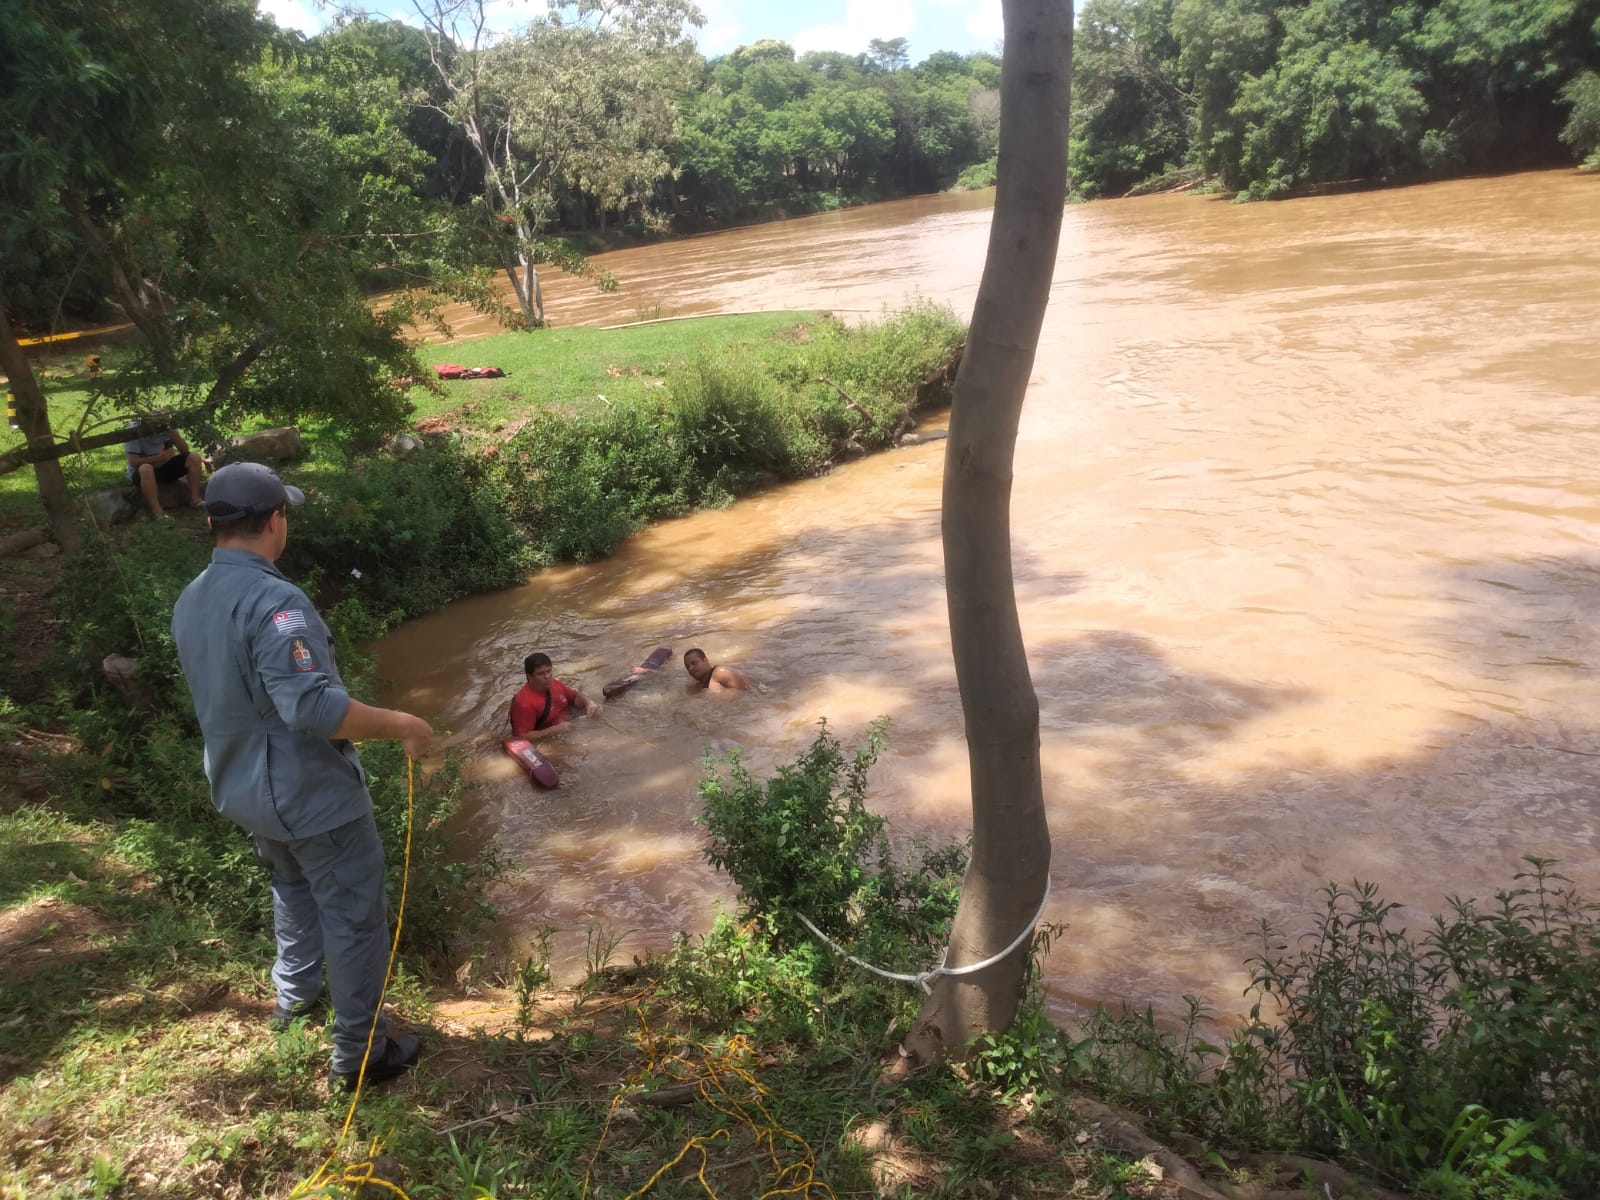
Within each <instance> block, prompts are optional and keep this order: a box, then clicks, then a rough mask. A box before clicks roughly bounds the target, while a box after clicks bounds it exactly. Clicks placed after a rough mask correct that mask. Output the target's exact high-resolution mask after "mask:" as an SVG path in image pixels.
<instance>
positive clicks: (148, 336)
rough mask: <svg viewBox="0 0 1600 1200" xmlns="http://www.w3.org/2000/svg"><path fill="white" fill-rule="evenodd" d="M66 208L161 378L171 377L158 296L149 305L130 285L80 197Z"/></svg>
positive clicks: (142, 291)
mask: <svg viewBox="0 0 1600 1200" xmlns="http://www.w3.org/2000/svg"><path fill="white" fill-rule="evenodd" d="M68 207H69V208H70V209H71V210H72V216H73V219H74V221H75V222H76V224H77V226H78V231H79V232H80V233H82V234H83V236H84V238H85V240H87V241H88V243H89V245H90V246H91V247H92V248H93V250H94V252H95V254H97V255H98V256H99V257H100V260H101V261H102V262H103V263H104V264H105V265H106V268H107V270H108V272H109V274H110V278H111V290H112V291H113V292H115V293H116V297H117V301H118V302H119V303H120V304H121V305H122V311H123V313H124V315H126V316H127V318H128V320H130V321H132V322H133V323H134V325H135V326H137V327H138V330H139V332H140V333H142V334H143V335H144V340H145V344H146V345H148V346H149V347H150V354H151V357H152V358H153V359H154V360H155V364H156V368H157V370H159V371H160V372H161V373H162V374H164V375H165V374H171V373H172V372H173V371H174V370H176V367H177V363H176V360H175V359H174V357H173V353H172V338H171V336H170V330H169V329H168V327H167V318H166V312H165V309H164V307H163V305H162V304H161V301H160V296H159V293H158V295H157V298H156V302H155V303H152V302H151V301H150V299H149V296H148V294H147V292H146V290H145V289H142V288H135V287H134V286H133V282H132V281H131V280H130V279H129V278H128V274H127V272H126V271H125V270H124V269H123V266H122V262H121V261H120V260H119V259H118V258H117V255H116V252H115V251H114V250H113V249H112V246H111V242H110V239H109V238H107V237H106V235H105V233H104V231H102V230H101V229H100V227H99V226H98V225H96V224H95V223H94V221H93V220H91V219H90V217H89V213H88V211H87V210H86V209H85V207H84V203H83V199H82V197H79V196H71V197H69V198H68Z"/></svg>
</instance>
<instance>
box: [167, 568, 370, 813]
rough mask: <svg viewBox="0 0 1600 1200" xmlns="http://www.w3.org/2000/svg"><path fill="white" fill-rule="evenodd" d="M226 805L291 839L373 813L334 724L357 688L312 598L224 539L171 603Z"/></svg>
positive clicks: (224, 809)
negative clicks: (350, 687) (342, 673)
mask: <svg viewBox="0 0 1600 1200" xmlns="http://www.w3.org/2000/svg"><path fill="white" fill-rule="evenodd" d="M172 636H173V640H174V641H176V642H177V644H178V658H179V660H180V661H181V662H182V664H183V674H184V677H185V678H186V679H187V680H188V681H189V691H190V693H191V694H192V695H193V697H194V711H195V716H196V717H198V718H199V720H200V732H201V733H202V734H203V735H204V736H205V744H206V753H205V764H206V778H207V779H208V780H210V782H211V802H212V803H213V804H214V805H216V808H217V811H218V812H220V813H221V814H222V815H223V816H225V817H227V818H228V819H229V820H230V821H233V822H235V823H236V824H238V825H241V826H243V827H244V828H245V829H246V830H248V831H249V832H251V833H254V834H259V835H261V836H262V837H267V838H271V839H273V840H274V841H280V842H281V841H293V840H295V839H297V838H305V837H311V836H312V835H314V834H318V833H326V832H327V831H328V830H330V829H335V828H337V827H339V826H340V825H344V824H347V823H348V822H350V821H353V820H355V819H356V818H357V817H360V816H362V815H363V814H364V813H367V812H370V811H371V809H372V798H371V796H369V795H368V794H367V786H366V776H365V774H364V773H363V772H362V769H361V759H360V757H359V756H358V755H357V754H356V750H355V747H354V746H352V745H351V744H350V743H349V742H348V741H346V740H345V739H343V738H340V739H338V740H334V739H333V738H332V736H331V735H332V733H333V731H334V730H335V729H337V728H338V727H339V725H340V723H341V722H342V721H343V720H344V716H345V713H346V711H348V709H349V707H350V695H349V693H348V692H346V691H345V689H344V683H343V681H342V680H340V678H339V668H338V666H337V665H336V664H335V663H334V660H333V643H332V640H331V638H330V637H329V634H328V627H327V626H326V625H324V624H323V623H322V618H321V617H319V616H318V615H317V612H316V609H314V608H312V607H311V602H310V601H309V600H307V599H306V595H305V593H304V592H302V591H301V590H300V589H299V588H297V587H296V586H295V585H294V584H292V583H290V582H289V581H288V580H287V579H285V578H284V577H283V575H282V573H281V572H279V570H278V569H277V567H275V566H273V565H272V564H271V563H270V562H268V561H267V560H266V559H265V558H263V557H261V555H259V554H256V553H253V552H252V551H249V550H239V549H234V548H231V547H230V548H222V547H218V548H217V549H216V550H214V551H212V554H211V565H210V566H209V567H207V568H206V569H205V570H204V571H202V572H201V573H200V574H199V575H198V576H196V577H195V579H194V581H193V582H192V583H190V584H189V586H188V587H186V588H184V589H183V594H182V595H181V596H179V597H178V602H177V604H176V605H174V606H173V609H172Z"/></svg>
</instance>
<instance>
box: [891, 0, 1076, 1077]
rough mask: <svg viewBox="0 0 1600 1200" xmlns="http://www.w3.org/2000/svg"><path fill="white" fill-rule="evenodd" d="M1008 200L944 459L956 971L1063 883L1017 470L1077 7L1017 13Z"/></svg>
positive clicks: (999, 982)
mask: <svg viewBox="0 0 1600 1200" xmlns="http://www.w3.org/2000/svg"><path fill="white" fill-rule="evenodd" d="M1002 9H1003V13H1004V17H1005V31H1006V39H1005V53H1004V56H1003V59H1002V65H1001V73H1000V95H1001V126H1000V167H999V188H998V192H997V194H996V197H995V207H994V220H993V222H992V224H991V225H990V229H989V249H988V257H987V259H986V260H985V262H984V268H983V280H982V282H981V284H980V285H979V288H978V298H977V304H976V306H975V308H974V311H973V318H972V329H971V332H970V334H969V335H968V338H967V348H966V353H965V355H964V356H963V358H962V361H961V369H960V372H959V373H958V374H957V376H956V386H955V396H954V400H953V402H952V405H951V416H950V439H949V442H948V445H947V448H946V450H945V470H944V496H943V501H942V506H943V513H944V519H943V530H944V557H945V590H946V599H947V602H948V605H949V611H950V640H951V644H952V648H953V651H954V656H955V667H956V681H957V683H958V685H959V686H960V689H961V710H962V714H963V716H964V718H965V722H966V733H967V753H968V760H969V764H970V767H969V769H970V774H971V783H972V865H971V867H970V868H969V870H968V872H967V879H966V884H965V886H964V887H963V889H962V893H961V904H960V908H959V909H958V910H957V912H956V920H955V926H954V928H953V929H952V930H951V933H950V946H949V950H948V953H947V955H946V959H945V965H946V966H948V967H960V966H963V965H966V964H973V963H979V962H982V961H984V960H985V959H987V958H989V957H990V956H991V955H993V954H997V953H999V952H1000V951H1002V950H1004V949H1005V948H1006V947H1007V946H1008V945H1010V944H1011V942H1012V940H1013V939H1015V938H1016V937H1018V936H1019V935H1020V934H1022V933H1023V932H1024V931H1025V930H1028V929H1029V928H1030V924H1029V923H1030V922H1031V921H1033V919H1034V916H1035V914H1036V913H1037V912H1038V911H1039V906H1040V903H1041V901H1042V900H1043V897H1044V895H1045V889H1046V886H1047V884H1048V881H1049V873H1050V830H1049V826H1048V824H1047V823H1046V821H1045V813H1044V791H1043V787H1042V784H1041V781H1040V773H1039V700H1038V697H1037V696H1036V695H1035V694H1034V690H1033V681H1032V679H1031V677H1030V676H1029V674H1028V658H1027V653H1026V650H1025V648H1024V646H1023V642H1022V629H1021V625H1020V624H1019V622H1018V619H1017V602H1016V593H1015V591H1014V588H1013V585H1012V575H1011V464H1012V458H1013V452H1014V450H1015V448H1016V440H1017V426H1018V423H1019V421H1020V419H1021V416H1022V402H1023V398H1024V395H1025V393H1026V391H1027V387H1028V376H1029V375H1030V374H1031V372H1032V370H1033V357H1034V352H1035V350H1036V349H1037V347H1038V344H1039V328H1040V326H1041V325H1042V324H1043V321H1044V311H1045V305H1046V303H1047V302H1048V300H1049V298H1050V279H1051V276H1052V274H1053V272H1054V269H1055V262H1056V247H1057V243H1058V241H1059V239H1060V234H1061V213H1062V208H1063V205H1064V204H1065V202H1066V188H1067V119H1068V111H1069V101H1070V96H1071V91H1070V88H1071V79H1072V5H1071V3H1070V2H1068V3H1062V2H1061V0H1003V3H1002ZM1026 952H1027V941H1026V939H1025V940H1024V941H1023V943H1022V944H1021V945H1019V946H1018V947H1017V949H1016V950H1014V951H1013V952H1012V953H1010V954H1008V955H1007V956H1006V957H1005V958H1004V959H1002V960H1001V961H1000V962H998V963H996V964H994V965H993V966H990V967H987V968H985V969H984V970H982V971H979V972H977V973H975V974H972V975H964V976H950V975H943V976H940V977H939V978H938V979H937V980H936V981H935V982H934V985H933V991H932V994H931V995H930V996H929V997H928V998H927V1000H926V1001H925V1002H924V1004H923V1006H922V1012H921V1013H920V1014H919V1016H918V1019H917V1023H916V1026H915V1027H914V1028H913V1030H912V1033H911V1036H910V1037H909V1038H908V1039H907V1041H906V1050H907V1051H908V1052H909V1053H910V1054H911V1055H912V1061H913V1063H914V1064H924V1063H928V1062H932V1061H936V1060H938V1059H939V1058H940V1057H942V1056H943V1054H944V1053H945V1052H946V1050H949V1051H951V1052H956V1053H959V1052H960V1051H961V1050H962V1049H963V1048H964V1047H965V1046H966V1045H967V1043H968V1042H969V1041H970V1040H971V1039H972V1038H973V1037H974V1036H975V1035H977V1034H979V1033H982V1032H985V1031H994V1032H1000V1031H1003V1030H1005V1029H1007V1028H1008V1027H1009V1026H1010V1025H1011V1023H1012V1021H1013V1020H1015V1019H1016V1014H1017V1008H1018V1005H1019V1002H1020V1000H1021V996H1022V984H1023V968H1024V965H1025V962H1026Z"/></svg>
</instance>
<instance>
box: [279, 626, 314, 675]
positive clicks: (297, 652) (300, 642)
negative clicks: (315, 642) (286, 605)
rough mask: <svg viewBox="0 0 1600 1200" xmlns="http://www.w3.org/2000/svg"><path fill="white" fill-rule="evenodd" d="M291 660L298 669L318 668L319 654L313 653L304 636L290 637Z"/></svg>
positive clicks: (309, 669) (310, 669)
mask: <svg viewBox="0 0 1600 1200" xmlns="http://www.w3.org/2000/svg"><path fill="white" fill-rule="evenodd" d="M280 615H281V614H280ZM289 661H290V662H291V663H293V664H294V669H295V670H296V671H315V670H316V669H317V656H316V655H314V654H312V653H311V647H310V646H308V645H306V640H305V638H302V637H297V638H290V639H289Z"/></svg>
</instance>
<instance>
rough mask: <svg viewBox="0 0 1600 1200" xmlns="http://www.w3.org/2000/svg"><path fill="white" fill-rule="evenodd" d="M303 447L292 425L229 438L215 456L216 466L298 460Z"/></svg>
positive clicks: (297, 430)
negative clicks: (245, 462) (233, 463)
mask: <svg viewBox="0 0 1600 1200" xmlns="http://www.w3.org/2000/svg"><path fill="white" fill-rule="evenodd" d="M302 450H303V447H302V445H301V442H300V430H299V429H297V428H296V427H295V426H293V425H283V426H280V427H279V428H277V429H263V430H262V431H261V432H260V433H248V434H242V435H240V436H239V437H231V438H229V439H228V440H227V442H225V443H224V444H223V447H222V449H221V450H220V451H218V453H217V454H216V456H215V459H216V463H217V465H218V466H222V465H223V464H224V463H231V462H241V461H248V462H286V461H288V460H289V459H291V458H299V457H300V454H301V451H302Z"/></svg>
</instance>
